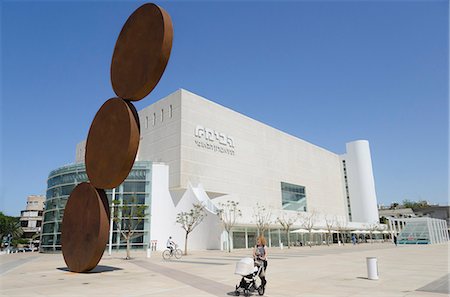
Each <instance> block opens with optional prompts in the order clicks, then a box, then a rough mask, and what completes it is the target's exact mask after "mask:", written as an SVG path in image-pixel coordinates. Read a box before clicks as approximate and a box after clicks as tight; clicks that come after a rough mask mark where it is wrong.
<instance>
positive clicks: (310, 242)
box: [308, 230, 312, 247]
mask: <svg viewBox="0 0 450 297" xmlns="http://www.w3.org/2000/svg"><path fill="white" fill-rule="evenodd" d="M311 234H312V233H311V230H309V237H308V239H309V247H311V244H312V241H311Z"/></svg>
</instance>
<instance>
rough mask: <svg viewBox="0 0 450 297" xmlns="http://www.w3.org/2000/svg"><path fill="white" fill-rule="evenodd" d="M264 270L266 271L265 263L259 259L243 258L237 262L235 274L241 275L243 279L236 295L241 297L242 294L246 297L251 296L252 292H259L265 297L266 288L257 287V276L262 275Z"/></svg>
mask: <svg viewBox="0 0 450 297" xmlns="http://www.w3.org/2000/svg"><path fill="white" fill-rule="evenodd" d="M262 269H264V265H263V262H262V261H261V260H258V259H255V260H253V259H252V258H243V259H241V260H240V261H239V262H237V263H236V269H235V271H234V274H239V275H241V276H242V279H241V282H240V283H239V285H236V290H235V291H234V294H235V295H236V296H239V295H240V294H241V292H242V293H244V295H245V296H249V295H250V292H254V291H255V290H257V291H258V294H259V295H260V296H262V295H264V291H265V288H264V286H261V285H260V286H257V285H256V279H257V276H258V275H259V274H260V273H261V271H262Z"/></svg>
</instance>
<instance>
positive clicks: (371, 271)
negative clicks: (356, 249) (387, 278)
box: [366, 257, 378, 280]
mask: <svg viewBox="0 0 450 297" xmlns="http://www.w3.org/2000/svg"><path fill="white" fill-rule="evenodd" d="M366 262H367V278H368V279H371V280H377V279H378V260H377V257H367V258H366Z"/></svg>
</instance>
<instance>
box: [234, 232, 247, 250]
mask: <svg viewBox="0 0 450 297" xmlns="http://www.w3.org/2000/svg"><path fill="white" fill-rule="evenodd" d="M232 236H233V248H235V249H245V232H241V231H237V232H233V233H232Z"/></svg>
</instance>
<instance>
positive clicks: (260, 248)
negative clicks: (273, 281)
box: [253, 235, 267, 288]
mask: <svg viewBox="0 0 450 297" xmlns="http://www.w3.org/2000/svg"><path fill="white" fill-rule="evenodd" d="M266 244H267V242H266V239H265V238H264V236H262V235H261V236H259V237H258V238H257V240H256V245H255V249H254V250H253V257H254V258H255V259H256V260H260V261H262V263H263V268H262V269H261V272H260V274H259V278H260V279H261V287H263V288H265V287H266V284H267V281H266V270H267V246H266Z"/></svg>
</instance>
